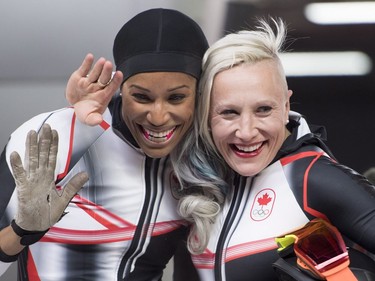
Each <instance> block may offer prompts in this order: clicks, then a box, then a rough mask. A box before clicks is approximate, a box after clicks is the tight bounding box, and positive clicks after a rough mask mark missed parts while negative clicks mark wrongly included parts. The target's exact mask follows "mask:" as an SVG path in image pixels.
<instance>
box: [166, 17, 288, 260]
mask: <svg viewBox="0 0 375 281" xmlns="http://www.w3.org/2000/svg"><path fill="white" fill-rule="evenodd" d="M271 22H272V23H273V25H274V29H273V28H272V26H271V24H269V23H268V22H267V21H266V20H264V19H260V20H259V21H258V25H257V26H256V27H255V29H254V30H243V31H239V32H237V33H232V34H228V35H226V36H225V37H223V38H222V39H220V40H218V41H217V42H216V43H214V44H213V45H212V46H211V47H210V48H209V49H208V50H207V52H206V53H205V56H204V58H203V62H202V71H203V72H202V76H201V79H200V82H199V89H198V95H197V101H196V102H197V111H196V116H195V119H194V123H193V126H192V128H191V129H190V131H189V132H188V133H187V135H186V139H185V141H183V142H181V143H180V144H179V145H178V147H177V148H176V149H175V151H174V152H173V153H172V155H171V159H172V165H173V168H174V170H175V173H176V176H177V178H178V180H179V182H180V184H181V187H182V192H181V194H183V195H182V197H181V198H180V201H179V212H180V214H181V216H182V217H184V218H185V219H186V220H188V221H190V222H191V223H192V225H191V229H190V234H189V237H188V241H187V246H188V249H189V251H190V252H191V253H193V254H199V253H202V252H203V251H204V250H205V248H206V247H207V244H208V241H209V234H210V230H211V227H212V225H213V223H214V222H215V220H216V217H217V215H218V213H219V212H220V209H221V205H222V204H223V202H224V199H225V195H226V194H227V192H228V189H229V188H230V187H231V185H232V182H233V178H234V176H235V172H234V171H233V170H232V169H231V168H230V167H229V166H228V165H227V163H226V162H225V160H224V159H223V157H222V156H221V155H220V153H219V152H218V150H217V149H216V147H215V144H214V141H213V139H212V135H211V131H210V119H209V116H210V101H211V90H212V85H213V81H214V78H215V76H216V75H217V74H218V73H220V72H222V71H224V70H227V69H230V68H233V67H236V66H238V65H241V64H254V63H256V62H259V61H262V60H267V59H271V60H275V61H277V62H279V63H280V65H281V62H280V59H279V53H280V52H281V48H282V47H283V44H284V42H285V38H286V26H285V24H284V22H283V21H282V20H281V19H273V18H272V19H271ZM281 69H282V67H281Z"/></svg>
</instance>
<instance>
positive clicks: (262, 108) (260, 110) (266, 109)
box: [257, 105, 272, 114]
mask: <svg viewBox="0 0 375 281" xmlns="http://www.w3.org/2000/svg"><path fill="white" fill-rule="evenodd" d="M271 110H272V107H271V106H268V105H265V106H260V107H258V108H257V112H258V113H260V114H267V113H269V112H270V111H271Z"/></svg>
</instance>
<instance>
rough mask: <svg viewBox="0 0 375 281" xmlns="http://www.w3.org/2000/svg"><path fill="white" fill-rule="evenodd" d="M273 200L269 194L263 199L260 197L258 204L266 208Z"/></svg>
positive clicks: (264, 195)
mask: <svg viewBox="0 0 375 281" xmlns="http://www.w3.org/2000/svg"><path fill="white" fill-rule="evenodd" d="M271 200H272V198H271V197H269V196H268V193H265V194H263V196H262V197H258V203H259V205H261V206H266V205H267V204H268V203H269V202H271Z"/></svg>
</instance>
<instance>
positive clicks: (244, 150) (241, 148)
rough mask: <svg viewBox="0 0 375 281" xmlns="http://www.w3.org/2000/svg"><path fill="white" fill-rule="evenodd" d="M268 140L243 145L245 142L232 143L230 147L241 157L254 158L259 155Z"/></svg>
mask: <svg viewBox="0 0 375 281" xmlns="http://www.w3.org/2000/svg"><path fill="white" fill-rule="evenodd" d="M265 143H266V141H263V142H259V143H256V144H252V145H243V144H241V145H240V144H230V145H229V146H230V148H231V150H232V151H233V153H234V154H236V155H237V156H238V157H241V158H253V157H256V156H258V155H259V154H260V153H261V152H262V149H263V147H264V144H265Z"/></svg>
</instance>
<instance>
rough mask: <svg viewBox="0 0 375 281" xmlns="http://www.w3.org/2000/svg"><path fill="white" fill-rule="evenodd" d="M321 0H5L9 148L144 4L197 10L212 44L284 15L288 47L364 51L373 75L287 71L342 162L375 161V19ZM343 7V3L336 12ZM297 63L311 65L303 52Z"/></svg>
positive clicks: (1, 93)
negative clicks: (355, 18)
mask: <svg viewBox="0 0 375 281" xmlns="http://www.w3.org/2000/svg"><path fill="white" fill-rule="evenodd" d="M319 2H321V3H325V2H327V1H319V0H318V1H307V0H283V1H279V0H258V1H257V0H242V1H240V0H238V1H230V0H164V1H162V0H137V1H134V0H105V1H104V0H12V1H5V0H0V97H1V102H0V114H1V118H0V128H1V131H2V133H1V135H0V146H1V148H3V147H4V145H5V144H6V142H7V139H8V136H9V134H10V133H11V132H12V131H13V130H14V129H15V128H17V127H18V126H19V125H20V124H22V123H23V122H24V121H25V120H27V119H29V118H30V117H32V116H34V115H36V114H38V113H41V112H45V111H49V110H53V109H56V108H59V107H63V106H66V105H67V103H66V101H65V98H64V92H65V84H66V82H67V80H68V78H69V76H70V74H71V73H72V72H73V71H74V70H75V69H77V68H78V67H79V65H80V64H81V61H82V60H83V58H84V57H85V55H86V54H87V53H88V52H91V53H93V54H94V55H95V57H96V58H99V57H101V56H103V57H106V58H108V59H112V43H113V39H114V37H115V35H116V33H117V31H118V30H119V29H120V27H121V26H122V25H123V24H124V23H125V22H126V21H127V20H129V19H130V18H131V17H133V16H134V15H135V14H137V13H139V12H141V11H143V10H146V9H149V8H155V7H164V8H173V9H177V10H180V11H182V12H184V13H186V14H187V15H189V16H191V17H192V18H194V19H195V20H196V21H197V22H198V23H199V24H200V25H201V27H202V29H203V30H204V32H205V33H206V35H207V37H208V40H209V42H210V43H212V42H214V41H215V40H216V39H218V38H219V37H221V36H223V35H224V34H225V33H227V32H231V31H236V30H238V29H243V28H246V27H249V26H251V25H252V22H253V20H254V19H255V18H257V17H267V16H279V17H281V18H283V19H284V20H285V21H286V22H287V23H288V26H289V30H290V31H289V36H290V37H291V38H296V40H292V41H291V44H290V45H288V46H287V47H288V49H289V50H290V51H291V52H292V53H293V52H305V53H310V52H324V51H329V52H336V51H338V52H343V51H360V52H361V53H362V54H365V56H366V57H367V58H368V59H369V62H368V64H367V72H366V73H364V74H332V75H327V74H314V75H311V74H306V75H304V74H301V75H288V83H289V88H291V89H292V90H293V92H294V94H293V96H292V109H293V110H296V111H299V112H301V113H303V114H304V115H305V116H306V118H307V119H308V121H310V122H312V123H315V124H321V125H325V126H326V128H327V130H328V144H329V145H330V147H331V149H332V151H333V153H334V154H335V155H336V157H337V158H338V160H339V161H341V162H342V163H343V164H346V165H348V166H351V167H352V168H354V169H356V170H357V171H359V172H363V171H364V170H366V169H367V168H368V167H370V166H374V165H375V153H374V141H375V125H374V121H375V110H374V105H375V99H374V94H375V91H374V90H375V79H374V70H373V67H374V66H373V65H374V59H375V40H374V35H375V26H374V24H373V23H370V22H367V23H355V24H352V23H344V24H328V25H327V24H317V23H314V22H311V20H309V19H308V18H307V17H306V7H307V5H308V4H311V3H319ZM330 2H337V3H339V2H347V1H330ZM354 2H357V3H359V2H361V1H354ZM370 2H372V1H370ZM326 11H328V8H327V9H326ZM341 11H343V10H342V9H341V8H336V10H334V12H331V14H330V15H331V16H333V15H336V14H340V12H341ZM351 14H358V12H355V11H354V10H353V12H352V13H351ZM359 15H361V14H360V13H359ZM373 15H375V12H373ZM349 16H350V14H349V15H348V17H349ZM330 18H331V17H330ZM348 60H349V57H348V56H347V57H344V58H342V59H341V60H339V61H338V62H336V63H332V62H330V61H328V60H323V61H322V62H321V63H319V65H318V66H323V69H324V68H325V69H328V68H330V67H331V66H335V64H337V66H338V67H339V68H340V67H341V68H344V64H345V62H347V63H349V64H350V65H352V64H353V63H352V62H350V61H348ZM354 62H355V61H354ZM341 64H342V65H341ZM295 67H296V68H297V69H298V70H301V71H302V70H304V69H305V68H307V67H306V65H305V64H304V61H303V60H299V61H298V62H297V64H295ZM353 67H354V64H353ZM315 68H317V67H316V66H315ZM287 74H288V73H287ZM0 188H1V184H0ZM15 271H16V268H15V266H14V265H12V266H11V267H10V269H9V270H8V271H7V272H6V273H5V274H4V275H3V276H2V277H0V281H5V280H6V281H10V280H16V277H15V276H16V275H15ZM165 275H166V276H165V280H166V281H168V280H171V271H170V269H167V270H166V274H165Z"/></svg>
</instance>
